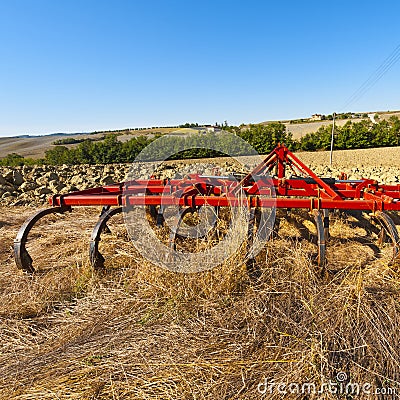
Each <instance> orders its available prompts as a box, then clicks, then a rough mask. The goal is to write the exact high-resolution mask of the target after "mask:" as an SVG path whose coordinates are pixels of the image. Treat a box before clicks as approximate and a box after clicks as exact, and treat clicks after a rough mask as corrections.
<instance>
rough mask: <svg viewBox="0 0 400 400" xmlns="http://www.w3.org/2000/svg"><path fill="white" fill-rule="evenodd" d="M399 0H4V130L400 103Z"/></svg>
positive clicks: (275, 115) (252, 118)
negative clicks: (393, 57)
mask: <svg viewBox="0 0 400 400" xmlns="http://www.w3.org/2000/svg"><path fill="white" fill-rule="evenodd" d="M399 15H400V2H399V1H396V0H393V1H385V0H381V1H379V2H378V1H370V0H365V1H351V0H347V1H307V0H304V1H284V0H281V1H268V0H265V1H261V0H259V1H252V0H248V1H244V0H242V1H236V0H229V1H225V0H202V1H191V0H182V1H168V0H164V1H161V0H160V1H154V0H142V1H135V0H131V1H128V0H125V1H123V0H108V1H103V0H68V1H67V0H63V1H62V0H57V1H56V0H0V40H1V43H0V44H1V45H0V54H1V59H0V136H11V135H19V134H45V133H52V132H88V131H94V130H102V129H105V130H108V129H122V128H128V127H141V126H165V125H176V124H180V123H185V122H199V123H215V122H223V121H224V120H227V121H228V123H230V124H240V123H248V122H261V121H265V120H279V119H286V118H299V117H308V116H310V115H311V114H313V113H321V114H329V113H332V112H333V111H375V110H394V109H396V110H398V109H400V79H399V78H400V62H398V63H395V64H394V65H393V66H391V68H390V69H388V71H387V72H386V73H385V74H384V75H383V76H382V77H381V78H380V79H379V80H378V81H377V82H376V84H375V85H373V86H372V87H371V88H370V89H369V90H367V91H366V92H365V93H363V95H362V96H361V97H360V98H359V99H357V101H355V102H353V103H352V104H350V105H349V107H348V109H344V110H342V108H343V107H344V106H345V105H346V102H347V100H348V99H349V98H350V97H351V96H352V95H353V94H354V93H355V91H356V90H357V89H358V88H359V87H360V86H361V85H362V84H363V83H364V82H365V81H366V80H367V79H368V78H369V77H370V76H371V74H372V73H373V72H374V71H376V70H377V68H378V67H379V65H380V64H381V63H382V62H383V61H384V60H385V59H386V58H387V57H388V56H389V55H390V54H391V53H392V52H393V51H394V50H395V49H396V47H397V46H398V45H399V44H400V23H399Z"/></svg>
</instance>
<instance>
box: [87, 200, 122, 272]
mask: <svg viewBox="0 0 400 400" xmlns="http://www.w3.org/2000/svg"><path fill="white" fill-rule="evenodd" d="M121 212H122V207H117V208H111V209H109V210H107V211H106V212H104V213H102V215H101V216H100V219H99V220H98V221H97V224H96V225H95V227H94V229H93V232H92V235H91V237H90V246H89V257H90V263H91V265H92V267H93V268H94V269H100V268H102V267H103V266H104V261H105V260H104V257H103V256H102V254H101V253H100V252H99V241H100V236H101V234H102V232H103V230H104V228H105V227H106V226H107V221H108V220H109V219H110V218H111V217H112V216H113V215H116V214H119V213H121Z"/></svg>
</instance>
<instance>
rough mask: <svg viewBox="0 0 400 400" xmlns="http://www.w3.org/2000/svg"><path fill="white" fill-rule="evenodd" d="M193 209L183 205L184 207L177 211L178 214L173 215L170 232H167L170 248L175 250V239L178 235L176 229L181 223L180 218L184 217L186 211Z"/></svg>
mask: <svg viewBox="0 0 400 400" xmlns="http://www.w3.org/2000/svg"><path fill="white" fill-rule="evenodd" d="M193 211H194V210H193V209H192V208H191V207H185V208H181V209H180V210H179V211H178V215H177V216H176V217H175V220H174V224H173V226H172V228H171V232H170V234H169V248H170V249H172V250H176V243H175V239H176V238H177V237H178V236H179V233H178V230H179V226H180V224H181V223H182V220H183V218H184V216H185V215H186V214H187V213H188V212H193Z"/></svg>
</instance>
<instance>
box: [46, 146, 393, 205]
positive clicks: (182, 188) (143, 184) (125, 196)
mask: <svg viewBox="0 0 400 400" xmlns="http://www.w3.org/2000/svg"><path fill="white" fill-rule="evenodd" d="M289 170H290V171H292V174H293V176H292V177H287V176H286V175H287V174H286V173H287V172H288V171H289ZM239 189H241V190H242V191H243V192H244V193H245V194H246V196H237V194H236V193H237V192H238V190H239ZM50 204H51V205H52V206H54V207H64V206H98V205H102V206H105V205H107V206H134V205H160V204H163V205H180V206H202V205H205V204H206V205H210V206H222V207H223V206H232V205H239V204H248V205H249V206H250V207H277V208H303V209H309V210H313V209H342V210H363V211H368V210H369V211H372V212H375V211H384V210H388V211H390V210H393V211H399V210H400V184H399V185H380V184H378V182H377V181H375V180H372V179H361V180H356V181H352V180H338V179H332V178H321V177H319V176H317V175H316V174H315V173H314V172H313V171H312V170H311V169H310V168H308V167H307V166H306V165H305V164H303V163H302V162H301V161H300V160H299V159H298V158H297V157H296V156H295V155H294V154H293V153H292V152H290V151H289V150H288V148H287V147H285V146H284V145H278V146H277V147H276V148H275V149H274V150H273V151H272V152H271V153H270V154H269V155H268V156H267V157H266V158H265V159H264V161H263V162H262V163H260V164H259V165H258V166H257V167H256V168H255V169H254V170H253V171H252V172H251V173H250V174H248V175H247V176H246V177H245V178H244V179H242V180H241V181H240V182H238V181H237V180H235V179H232V178H230V177H219V176H213V177H210V176H202V175H198V174H192V175H189V176H188V177H186V178H185V179H179V180H178V179H172V180H169V179H164V180H160V179H148V180H134V181H129V182H124V183H118V184H115V185H107V186H102V187H98V188H93V189H88V190H83V191H77V192H72V193H69V194H65V195H61V194H57V195H54V196H52V197H51V198H50Z"/></svg>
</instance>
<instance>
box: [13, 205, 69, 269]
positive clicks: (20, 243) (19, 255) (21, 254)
mask: <svg viewBox="0 0 400 400" xmlns="http://www.w3.org/2000/svg"><path fill="white" fill-rule="evenodd" d="M66 211H71V207H70V206H61V207H52V208H46V209H45V210H40V211H38V212H37V213H36V214H34V215H32V217H30V218H29V219H27V220H26V221H25V223H24V224H23V225H22V226H21V228H20V230H19V231H18V234H17V236H16V238H15V239H14V257H15V263H16V264H17V267H18V268H19V269H22V270H23V271H25V272H28V273H33V272H35V268H34V267H33V266H32V261H33V260H32V257H31V256H30V255H29V253H28V251H27V250H26V248H25V245H26V241H27V239H28V235H29V232H30V231H31V229H32V228H33V226H34V225H35V224H36V222H37V221H38V220H39V219H41V218H42V217H44V216H46V215H49V214H63V213H65V212H66Z"/></svg>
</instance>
